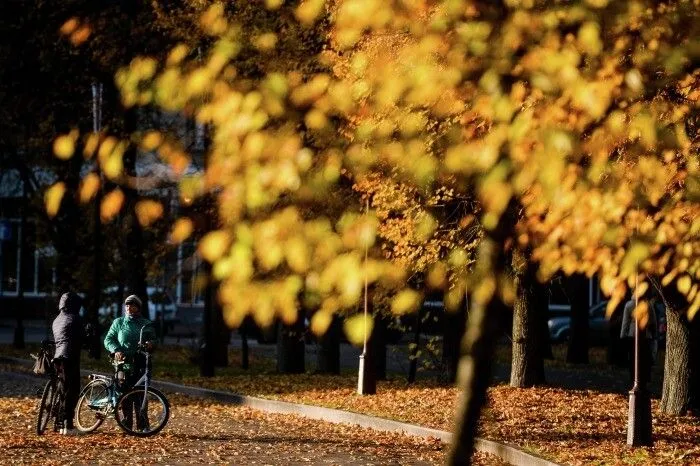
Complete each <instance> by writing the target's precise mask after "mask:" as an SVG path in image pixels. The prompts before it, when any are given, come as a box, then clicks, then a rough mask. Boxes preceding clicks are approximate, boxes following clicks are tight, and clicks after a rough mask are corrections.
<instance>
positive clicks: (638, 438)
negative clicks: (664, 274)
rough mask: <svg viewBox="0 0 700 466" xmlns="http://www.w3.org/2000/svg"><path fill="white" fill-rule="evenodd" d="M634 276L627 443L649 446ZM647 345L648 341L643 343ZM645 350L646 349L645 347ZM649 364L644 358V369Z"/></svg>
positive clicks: (648, 404)
mask: <svg viewBox="0 0 700 466" xmlns="http://www.w3.org/2000/svg"><path fill="white" fill-rule="evenodd" d="M638 280H639V278H638V277H635V289H634V385H633V386H632V390H630V392H629V395H630V398H629V411H628V415H627V445H628V446H630V447H640V446H651V445H652V444H653V443H654V442H653V439H652V436H651V398H650V397H649V391H648V390H647V377H646V376H645V377H644V380H643V381H640V377H639V370H640V367H639V362H640V361H639V356H640V354H639V350H640V349H641V346H640V345H641V344H642V340H641V335H640V332H639V330H640V328H639V317H638V315H637V307H638V305H639V296H638V295H637V281H638ZM644 344H645V345H648V342H645V343H644ZM645 351H647V349H646V348H645ZM648 364H649V361H648V358H646V357H645V358H644V365H645V367H644V368H643V370H644V371H647V370H648V367H646V366H647V365H648Z"/></svg>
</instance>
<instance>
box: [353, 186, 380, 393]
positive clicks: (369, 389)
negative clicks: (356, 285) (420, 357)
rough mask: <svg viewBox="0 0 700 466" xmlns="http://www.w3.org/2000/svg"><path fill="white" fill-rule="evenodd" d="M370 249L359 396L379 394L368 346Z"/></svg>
mask: <svg viewBox="0 0 700 466" xmlns="http://www.w3.org/2000/svg"><path fill="white" fill-rule="evenodd" d="M366 213H369V198H368V199H367V204H366ZM368 249H369V245H368V244H365V303H364V312H365V319H364V325H365V338H364V344H363V346H362V354H361V355H360V366H359V370H358V375H357V394H358V395H374V394H375V393H377V379H376V377H375V373H374V358H373V355H372V353H373V351H372V348H371V345H370V347H369V348H368V345H367V337H368V335H367V317H368V316H367V251H368Z"/></svg>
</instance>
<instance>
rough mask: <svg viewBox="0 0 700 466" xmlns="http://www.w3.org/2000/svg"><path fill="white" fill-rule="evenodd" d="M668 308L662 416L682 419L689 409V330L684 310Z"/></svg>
mask: <svg viewBox="0 0 700 466" xmlns="http://www.w3.org/2000/svg"><path fill="white" fill-rule="evenodd" d="M664 301H665V304H666V323H667V327H666V328H667V331H666V359H665V361H664V383H663V389H662V394H661V407H660V408H661V412H662V413H665V414H673V415H683V414H685V413H686V411H687V410H688V409H689V408H690V396H691V395H690V378H691V372H690V345H691V343H690V326H689V325H688V321H687V319H686V318H685V315H684V314H685V313H684V312H683V310H679V309H678V308H675V307H674V306H672V305H669V302H668V300H664Z"/></svg>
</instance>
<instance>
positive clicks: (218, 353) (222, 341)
mask: <svg viewBox="0 0 700 466" xmlns="http://www.w3.org/2000/svg"><path fill="white" fill-rule="evenodd" d="M207 286H208V287H211V295H212V311H213V313H214V315H213V321H214V323H215V324H214V329H215V332H214V348H213V353H214V354H213V356H214V365H215V366H216V367H228V346H229V344H230V343H231V330H230V329H229V328H228V327H227V326H226V322H224V315H223V309H222V308H221V305H220V304H219V301H218V300H217V299H216V289H217V287H218V284H217V283H216V282H214V281H210V283H209V284H208V285H207Z"/></svg>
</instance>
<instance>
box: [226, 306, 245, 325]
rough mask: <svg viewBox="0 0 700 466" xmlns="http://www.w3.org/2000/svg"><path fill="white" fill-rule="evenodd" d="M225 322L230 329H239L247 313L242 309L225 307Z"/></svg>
mask: <svg viewBox="0 0 700 466" xmlns="http://www.w3.org/2000/svg"><path fill="white" fill-rule="evenodd" d="M223 314H224V322H225V323H226V325H227V326H228V327H229V328H238V327H240V326H241V324H242V323H243V319H244V318H245V313H244V312H243V310H242V309H241V308H240V307H237V306H225V307H224V309H223Z"/></svg>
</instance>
